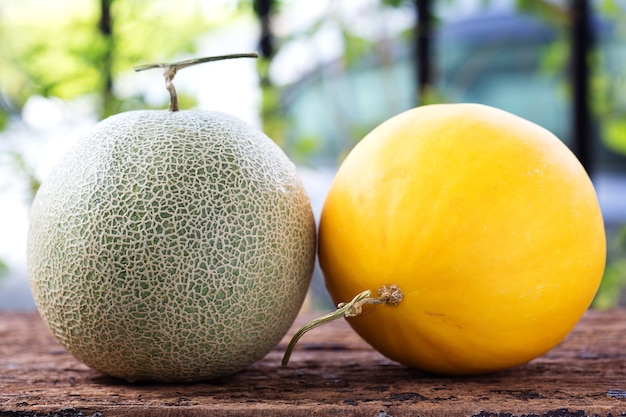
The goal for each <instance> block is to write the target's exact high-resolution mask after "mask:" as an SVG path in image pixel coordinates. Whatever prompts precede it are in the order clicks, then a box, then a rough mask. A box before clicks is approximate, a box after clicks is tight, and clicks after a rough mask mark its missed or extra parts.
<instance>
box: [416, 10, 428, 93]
mask: <svg viewBox="0 0 626 417" xmlns="http://www.w3.org/2000/svg"><path fill="white" fill-rule="evenodd" d="M431 5H432V4H431V0H415V7H416V10H417V26H416V33H415V60H416V64H417V65H416V67H417V97H418V103H419V104H424V103H425V98H426V96H427V94H428V90H429V89H430V87H431V84H432V64H431V38H432V36H431V35H432V12H431Z"/></svg>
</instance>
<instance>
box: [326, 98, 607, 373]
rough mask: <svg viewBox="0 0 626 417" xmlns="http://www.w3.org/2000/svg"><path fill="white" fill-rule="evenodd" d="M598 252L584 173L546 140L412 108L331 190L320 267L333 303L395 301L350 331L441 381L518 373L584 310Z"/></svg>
mask: <svg viewBox="0 0 626 417" xmlns="http://www.w3.org/2000/svg"><path fill="white" fill-rule="evenodd" d="M605 258H606V244H605V233H604V223H603V219H602V213H601V211H600V207H599V205H598V200H597V197H596V194H595V190H594V188H593V184H592V182H591V181H590V179H589V177H588V175H587V173H586V172H585V170H584V169H583V167H582V166H581V164H580V163H579V162H578V160H577V159H576V157H575V156H574V155H573V154H572V152H570V150H569V149H567V147H566V146H565V145H564V144H563V143H562V142H561V141H560V140H559V139H558V138H557V137H555V136H554V135H553V134H551V133H550V132H548V131H547V130H545V129H543V128H541V127H540V126H537V125H536V124H534V123H531V122H530V121H528V120H525V119H522V118H520V117H517V116H515V115H512V114H510V113H507V112H505V111H502V110H499V109H496V108H493V107H489V106H483V105H478V104H466V103H463V104H439V105H430V106H422V107H418V108H415V109H412V110H409V111H407V112H404V113H402V114H399V115H397V116H395V117H393V118H391V119H389V120H387V121H385V122H384V123H383V124H381V125H380V126H378V127H377V128H376V129H374V130H373V131H372V132H370V133H369V134H368V135H367V136H366V137H365V138H364V139H363V140H362V141H361V142H359V144H358V145H357V146H356V147H355V148H354V149H353V150H352V151H351V152H350V154H349V155H348V157H347V158H346V159H345V161H344V162H343V164H342V165H341V167H340V168H339V171H338V173H337V176H336V178H335V180H334V182H333V184H332V186H331V189H330V191H329V193H328V196H327V198H326V201H325V203H324V208H323V210H322V215H321V219H320V229H319V259H320V265H321V267H322V270H323V272H324V276H325V279H326V285H327V288H328V291H329V292H330V294H331V296H332V298H333V299H334V300H335V301H336V302H339V301H349V300H350V299H351V298H352V297H354V296H355V295H356V294H358V293H360V292H361V291H364V290H370V291H371V292H372V293H373V294H376V292H377V290H378V289H379V288H383V289H384V288H385V286H391V285H392V284H393V285H395V286H396V287H398V288H399V289H400V290H401V292H402V293H403V299H402V301H401V302H399V303H398V304H397V305H396V306H393V305H375V306H366V307H365V308H364V309H363V314H362V315H361V316H359V317H354V318H350V319H349V322H350V324H351V325H352V326H353V327H354V329H355V330H356V331H357V332H358V333H359V334H360V335H361V336H362V337H363V338H364V339H365V340H366V341H367V342H369V343H370V344H371V345H372V346H373V347H375V348H376V349H377V350H379V351H380V352H381V353H383V354H384V355H386V356H387V357H389V358H391V359H393V360H396V361H398V362H400V363H403V364H405V365H408V366H411V367H414V368H419V369H423V370H426V371H430V372H434V373H440V374H454V375H465V374H478V373H483V372H491V371H496V370H500V369H504V368H508V367H512V366H517V365H520V364H522V363H525V362H528V361H529V360H531V359H533V358H536V357H537V356H539V355H542V354H543V353H545V352H547V351H548V350H550V349H551V348H553V347H554V346H556V345H557V344H558V343H559V342H560V341H561V340H563V338H565V336H566V335H567V334H568V333H569V332H570V330H571V329H572V328H573V327H574V326H575V325H576V323H577V322H578V320H579V319H580V317H581V316H582V315H583V313H584V312H585V311H586V309H587V308H588V306H589V304H590V303H591V301H592V299H593V297H594V295H595V293H596V290H597V289H598V285H599V284H600V280H601V278H602V273H603V270H604V263H605Z"/></svg>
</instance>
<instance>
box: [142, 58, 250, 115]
mask: <svg viewBox="0 0 626 417" xmlns="http://www.w3.org/2000/svg"><path fill="white" fill-rule="evenodd" d="M258 57H259V54H258V53H256V52H249V53H243V54H229V55H217V56H209V57H206V58H193V59H187V60H185V61H179V62H173V63H171V64H146V65H139V66H136V67H135V68H134V70H135V71H143V70H147V69H152V68H163V76H164V77H165V88H167V91H169V93H170V108H169V110H170V111H178V110H179V108H178V95H176V89H175V88H174V84H172V80H174V76H176V73H177V72H178V70H180V69H183V68H186V67H189V66H191V65H196V64H202V63H204V62H211V61H221V60H223V59H234V58H258Z"/></svg>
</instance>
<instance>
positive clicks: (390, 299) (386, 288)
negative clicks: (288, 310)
mask: <svg viewBox="0 0 626 417" xmlns="http://www.w3.org/2000/svg"><path fill="white" fill-rule="evenodd" d="M403 299H404V293H403V292H402V290H401V289H400V287H398V286H397V285H395V284H391V285H383V286H382V287H380V288H379V289H378V297H372V292H371V291H370V290H365V291H363V292H362V293H359V294H357V295H356V296H355V297H354V298H353V299H352V301H350V302H349V303H339V304H337V310H335V311H333V312H331V313H328V314H326V315H325V316H322V317H319V318H317V319H315V320H312V321H310V322H308V323H307V324H305V325H304V326H302V328H300V330H298V331H297V332H296V334H295V335H294V336H293V337H292V338H291V341H290V342H289V345H288V346H287V349H286V350H285V355H284V356H283V360H282V366H287V364H288V363H289V358H290V357H291V352H292V351H293V349H294V347H295V346H296V343H298V340H300V338H301V337H302V336H303V335H304V334H305V333H306V332H308V331H309V330H312V329H314V328H316V327H319V326H321V325H323V324H326V323H330V322H331V321H334V320H337V319H340V318H342V317H345V318H347V317H355V316H358V315H360V314H361V313H362V312H363V305H365V304H388V305H390V306H397V305H398V304H400V303H401V302H402V300H403Z"/></svg>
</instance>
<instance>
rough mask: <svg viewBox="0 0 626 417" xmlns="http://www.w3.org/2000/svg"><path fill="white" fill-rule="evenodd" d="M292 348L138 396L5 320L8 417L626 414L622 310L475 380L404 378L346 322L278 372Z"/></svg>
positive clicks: (0, 357) (0, 377)
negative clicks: (226, 374) (221, 374)
mask: <svg viewBox="0 0 626 417" xmlns="http://www.w3.org/2000/svg"><path fill="white" fill-rule="evenodd" d="M308 318H310V317H301V318H299V319H298V321H297V322H296V326H299V325H300V324H302V323H303V321H304V320H306V319H308ZM293 331H294V330H293V329H292V331H291V332H290V334H293ZM287 341H288V339H287V338H285V339H284V340H283V341H282V342H281V343H280V344H279V345H278V346H277V348H276V349H275V350H274V351H272V352H270V353H269V354H268V355H267V356H266V357H265V358H264V359H263V360H261V361H259V362H257V363H256V364H254V365H252V366H251V367H250V368H249V369H248V370H246V371H244V372H242V373H239V374H237V375H235V376H233V377H230V378H225V379H221V380H218V381H213V382H207V383H198V384H188V385H184V384H178V385H162V384H138V385H131V384H127V383H124V382H121V381H118V380H115V379H113V378H109V377H106V376H103V375H101V374H99V373H98V372H96V371H93V370H91V369H89V368H87V367H86V366H84V365H83V364H81V363H79V362H78V361H76V360H75V359H74V358H73V357H72V356H70V355H69V354H67V353H66V352H65V351H64V350H63V349H62V348H61V346H60V345H58V344H57V343H56V341H55V340H54V339H53V338H52V336H51V335H50V333H49V332H48V330H47V329H46V328H45V327H44V325H43V323H42V322H41V320H40V318H39V316H38V315H37V314H36V313H0V416H12V417H18V416H29V417H36V416H49V417H52V416H58V417H74V416H92V417H103V416H104V417H109V416H155V417H159V416H192V417H193V416H249V415H250V416H258V417H263V416H333V417H344V416H368V417H390V416H394V417H404V416H480V417H513V416H546V417H548V416H550V417H566V416H576V417H582V416H602V417H608V416H614V417H615V416H620V415H626V310H613V311H591V312H589V313H587V315H586V316H585V317H584V318H583V320H582V321H581V322H580V323H579V325H578V326H577V327H576V328H575V330H574V331H573V332H572V333H571V334H570V336H569V337H568V338H567V339H566V340H565V341H564V342H563V343H562V344H561V345H560V346H558V347H557V348H556V349H554V350H553V351H551V352H549V353H547V354H546V355H544V356H543V357H541V358H538V359H536V360H534V361H532V362H530V363H529V364H527V365H524V366H521V367H518V368H515V369H511V370H507V371H503V372H498V373H494V374H490V375H483V376H476V377H465V378H444V377H435V376H429V375H426V374H423V373H420V372H417V371H414V370H410V369H407V368H405V367H403V366H401V365H398V364H396V363H393V362H391V361H389V360H388V359H386V358H384V357H383V356H381V355H380V354H378V353H377V352H375V351H373V350H372V349H371V348H370V347H369V346H368V345H367V344H365V343H364V342H363V341H361V340H360V339H359V338H358V336H356V335H355V334H354V333H353V332H352V330H351V329H350V328H349V326H348V325H347V324H346V322H345V321H343V320H341V321H337V322H334V323H333V324H330V325H326V326H325V327H324V326H323V327H320V328H318V329H315V330H313V331H312V332H310V333H308V334H307V335H305V336H304V337H303V338H302V340H301V341H300V344H299V345H298V348H296V351H295V352H294V354H293V356H292V359H291V362H290V364H289V366H288V367H287V368H281V367H280V360H281V358H282V354H283V351H284V348H285V346H286V343H287Z"/></svg>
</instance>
